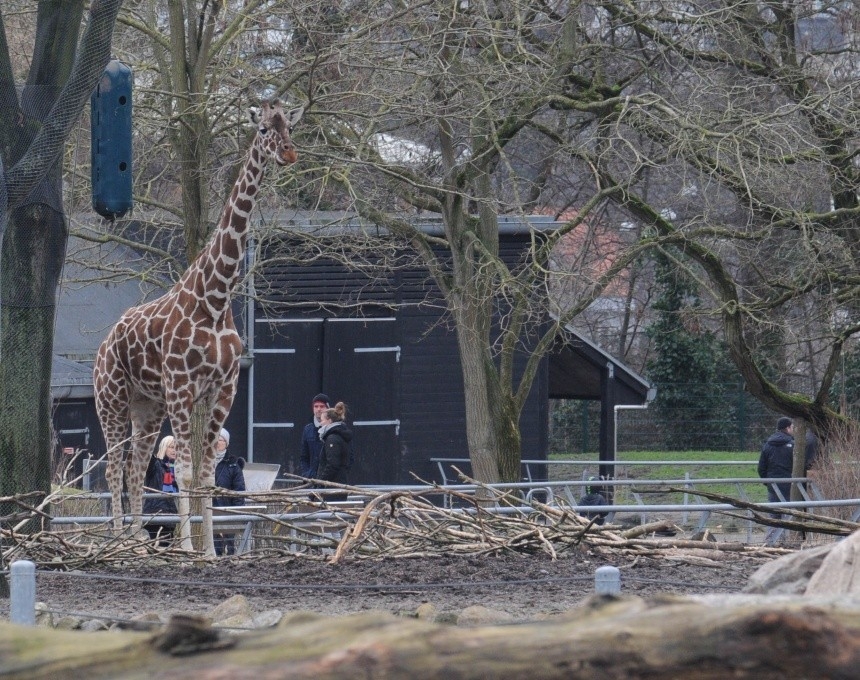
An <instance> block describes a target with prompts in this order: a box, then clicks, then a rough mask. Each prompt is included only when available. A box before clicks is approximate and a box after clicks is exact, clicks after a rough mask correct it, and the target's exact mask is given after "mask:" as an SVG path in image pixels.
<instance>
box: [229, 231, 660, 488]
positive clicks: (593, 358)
mask: <svg viewBox="0 0 860 680" xmlns="http://www.w3.org/2000/svg"><path fill="white" fill-rule="evenodd" d="M546 222H548V220H546V218H537V219H535V220H534V221H532V222H530V223H528V224H524V223H523V222H521V221H519V220H512V221H505V222H503V224H502V227H501V232H502V233H501V238H500V256H501V257H502V258H503V259H504V260H505V261H506V262H508V263H511V264H512V263H514V262H516V261H518V260H519V259H521V258H522V257H523V254H524V252H525V250H526V248H527V247H528V245H529V244H530V243H531V236H532V230H534V229H538V230H539V229H541V228H542V224H543V225H545V226H549V225H546ZM422 226H423V228H426V229H428V230H430V231H432V230H439V231H440V233H441V225H440V224H439V223H438V222H433V221H429V220H428V221H425V222H424V223H422ZM339 228H341V229H343V228H347V229H348V228H349V226H347V227H343V226H341V227H339ZM295 229H296V237H295V238H296V239H297V242H298V241H299V240H301V238H302V236H303V235H306V232H307V231H308V230H314V231H316V232H319V231H320V222H319V221H318V220H317V221H316V222H314V223H313V224H309V223H307V222H302V221H301V220H297V221H296V223H295ZM289 240H290V236H289V235H286V236H284V237H283V240H282V241H281V242H280V244H279V245H280V246H282V247H283V246H284V245H285V244H287V245H288V244H289ZM258 280H264V281H265V285H261V286H259V288H258V290H257V291H256V293H257V295H256V297H255V298H254V300H255V301H254V302H253V304H251V305H249V307H248V310H247V316H246V323H247V328H248V331H249V333H248V348H247V349H248V355H249V359H250V361H249V365H248V370H247V371H246V372H243V379H244V380H245V381H246V384H245V385H244V389H243V390H242V394H241V395H240V398H239V400H238V401H237V403H236V404H235V406H234V408H233V412H232V413H231V416H230V421H229V425H230V427H231V432H232V433H233V435H234V436H235V435H236V434H237V433H238V432H239V431H241V430H242V429H243V428H242V425H243V424H242V423H241V422H239V420H238V419H239V418H244V417H245V416H247V420H246V423H245V427H244V433H243V434H245V435H247V442H248V445H247V446H248V450H247V453H248V455H249V457H250V458H251V459H252V460H254V461H256V462H268V463H278V464H280V465H281V466H282V469H283V470H285V471H287V472H290V471H295V470H296V466H297V461H298V451H299V447H300V437H301V430H302V428H303V426H304V425H305V424H306V423H307V422H309V420H310V413H311V398H312V397H313V395H314V394H316V393H318V392H324V393H326V394H328V395H329V396H330V397H331V398H332V399H333V400H342V401H344V402H346V403H347V405H348V407H349V420H350V421H351V425H352V428H353V430H354V432H355V439H354V448H355V451H356V463H355V466H354V469H353V471H352V474H351V478H352V479H351V481H353V482H354V483H364V484H398V483H413V482H415V479H416V477H417V478H420V479H425V480H435V481H439V479H438V478H439V473H438V470H437V468H436V466H435V465H434V464H432V463H431V459H432V458H467V457H468V450H467V447H466V423H465V417H464V394H463V382H462V376H461V370H460V364H459V358H458V351H457V341H456V336H455V333H454V331H453V329H452V328H451V327H450V324H446V323H440V319H442V317H443V310H442V309H441V308H440V306H439V305H437V304H427V300H428V296H429V299H430V300H431V301H433V300H436V301H437V302H438V299H439V294H438V291H436V289H435V286H434V284H432V282H431V280H430V278H429V276H428V273H427V271H426V270H425V269H424V268H423V267H421V266H418V265H414V264H413V265H412V266H409V267H407V268H406V269H404V270H400V271H396V272H393V273H391V274H389V275H388V276H386V277H382V279H378V278H377V279H374V280H370V279H369V278H368V276H367V275H366V274H364V273H361V272H357V271H355V270H352V269H350V268H348V267H346V266H345V265H343V264H341V263H339V262H337V261H335V260H333V259H327V258H314V259H313V260H311V261H309V262H307V263H302V264H289V263H278V261H277V260H276V263H275V264H271V265H269V266H267V267H265V268H263V269H262V271H261V273H260V274H259V275H258ZM650 398H653V394H652V393H651V392H649V385H648V383H647V382H646V381H644V380H643V379H642V378H641V377H639V376H637V375H636V374H635V373H633V372H631V371H630V370H628V369H627V368H626V367H625V366H623V365H622V364H621V363H619V362H618V361H616V360H615V359H613V358H612V357H611V356H609V355H608V354H606V353H605V352H603V351H602V350H601V349H599V348H598V347H596V346H595V345H593V344H592V343H590V342H588V341H587V340H585V339H583V338H581V337H579V336H578V335H576V334H575V333H570V334H569V335H568V339H567V341H566V342H559V344H558V346H557V347H556V349H555V351H554V352H552V353H551V354H550V355H549V356H547V357H546V358H545V359H544V360H543V362H542V364H541V369H540V371H539V374H538V376H537V379H536V380H535V382H534V385H533V387H532V390H531V393H530V395H529V398H528V401H527V404H526V406H525V408H524V409H523V413H522V417H521V421H520V426H521V432H522V454H523V458H527V459H545V458H546V456H547V451H548V410H549V399H595V400H600V401H601V404H602V410H601V430H600V448H601V454H600V455H601V458H602V459H605V460H610V459H612V457H613V455H614V451H613V443H614V430H613V428H614V422H615V421H614V417H613V416H614V408H615V406H616V405H641V404H644V403H645V402H646V400H649V399H650ZM607 471H608V470H607Z"/></svg>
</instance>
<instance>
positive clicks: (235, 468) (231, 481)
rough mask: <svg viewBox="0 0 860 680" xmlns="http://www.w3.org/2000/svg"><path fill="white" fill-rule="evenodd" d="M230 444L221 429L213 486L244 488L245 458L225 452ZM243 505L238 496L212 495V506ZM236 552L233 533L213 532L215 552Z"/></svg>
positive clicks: (228, 437) (235, 489)
mask: <svg viewBox="0 0 860 680" xmlns="http://www.w3.org/2000/svg"><path fill="white" fill-rule="evenodd" d="M228 446H230V433H229V432H228V431H227V430H226V429H222V430H221V436H220V437H218V443H217V444H216V445H215V460H216V461H217V463H216V465H215V486H217V487H220V488H222V489H229V490H230V491H244V490H245V473H244V472H243V468H244V467H245V459H244V458H239V457H237V456H233V455H230V454H228V453H227V447H228ZM235 505H245V499H244V498H241V497H238V496H213V497H212V506H213V507H218V508H221V507H227V506H235ZM235 552H236V546H235V537H234V535H233V534H224V533H217V532H216V533H215V554H216V555H233V554H234V553H235Z"/></svg>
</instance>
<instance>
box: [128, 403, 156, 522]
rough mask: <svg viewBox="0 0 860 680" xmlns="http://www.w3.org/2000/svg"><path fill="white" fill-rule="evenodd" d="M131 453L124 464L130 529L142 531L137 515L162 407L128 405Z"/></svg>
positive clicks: (141, 509)
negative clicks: (130, 519)
mask: <svg viewBox="0 0 860 680" xmlns="http://www.w3.org/2000/svg"><path fill="white" fill-rule="evenodd" d="M130 410H131V426H132V437H131V453H130V454H129V459H128V462H127V464H126V479H127V481H126V485H127V487H128V494H129V506H130V508H129V509H130V511H131V517H132V528H133V530H134V531H137V530H139V529H140V528H141V520H140V516H141V514H142V512H143V483H144V479H145V477H146V468H147V465H148V464H149V458H150V456H151V455H152V451H153V449H154V448H155V443H156V441H157V440H158V433H159V431H160V430H161V423H162V422H164V413H165V408H164V405H163V404H159V403H155V402H150V401H145V402H144V401H138V402H135V403H134V404H132V406H131V409H130Z"/></svg>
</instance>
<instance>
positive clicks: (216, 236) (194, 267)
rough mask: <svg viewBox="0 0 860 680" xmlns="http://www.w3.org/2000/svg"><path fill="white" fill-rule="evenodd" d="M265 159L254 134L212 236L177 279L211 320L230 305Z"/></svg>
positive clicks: (258, 137) (257, 138)
mask: <svg viewBox="0 0 860 680" xmlns="http://www.w3.org/2000/svg"><path fill="white" fill-rule="evenodd" d="M267 159H268V157H267V155H266V153H265V151H264V149H263V145H262V141H261V138H260V136H259V135H257V136H256V137H255V138H254V144H253V145H252V146H251V150H250V152H249V153H248V159H247V161H246V162H245V165H244V167H243V168H242V171H241V172H240V173H239V176H238V177H237V178H236V182H235V184H234V185H233V190H232V191H231V192H230V198H229V200H228V201H227V203H226V205H225V206H224V210H223V212H222V213H221V219H220V220H219V222H218V226H217V227H216V228H215V232H214V233H213V234H212V238H211V239H210V240H209V242H208V243H207V244H206V247H205V248H204V249H203V250H201V251H200V253H199V254H198V255H197V258H196V259H195V260H194V262H193V263H192V264H191V265H190V266H189V267H188V270H187V271H186V272H185V274H183V276H182V278H181V279H180V282H179V285H180V287H181V288H182V289H183V290H186V291H188V292H191V293H192V295H193V296H194V299H195V302H194V303H195V304H196V305H197V306H199V307H202V308H204V310H205V311H206V312H207V314H208V315H209V316H210V317H211V318H212V319H213V320H216V319H218V318H220V317H221V316H222V315H223V314H225V313H226V312H227V310H228V309H229V307H230V298H231V295H232V293H233V289H234V288H235V287H236V283H237V282H238V280H239V276H240V273H241V267H242V260H243V259H244V257H245V244H246V241H247V238H248V228H249V225H250V217H251V212H252V211H253V209H254V206H255V205H256V203H257V192H258V191H259V188H260V182H261V180H262V179H263V175H264V173H265V170H266V161H267Z"/></svg>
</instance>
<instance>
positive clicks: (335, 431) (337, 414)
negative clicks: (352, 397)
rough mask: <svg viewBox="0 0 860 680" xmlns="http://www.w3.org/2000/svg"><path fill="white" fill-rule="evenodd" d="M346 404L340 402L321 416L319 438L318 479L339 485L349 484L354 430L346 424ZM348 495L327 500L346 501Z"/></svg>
mask: <svg viewBox="0 0 860 680" xmlns="http://www.w3.org/2000/svg"><path fill="white" fill-rule="evenodd" d="M345 418H346V404H344V403H343V402H342V401H339V402H338V403H337V404H335V405H334V408H329V409H326V410H325V411H323V412H322V413H321V414H320V423H322V425H321V426H320V429H319V437H320V440H321V441H322V443H323V447H322V451H321V452H320V464H319V470H318V471H317V475H316V477H317V479H321V480H323V481H326V482H335V483H337V484H346V483H347V473H348V472H349V466H350V459H351V456H350V450H351V442H352V430H350V429H349V427H348V426H347V424H346V422H345ZM346 496H347V494H345V493H342V494H326V495H325V500H329V501H334V500H346Z"/></svg>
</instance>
